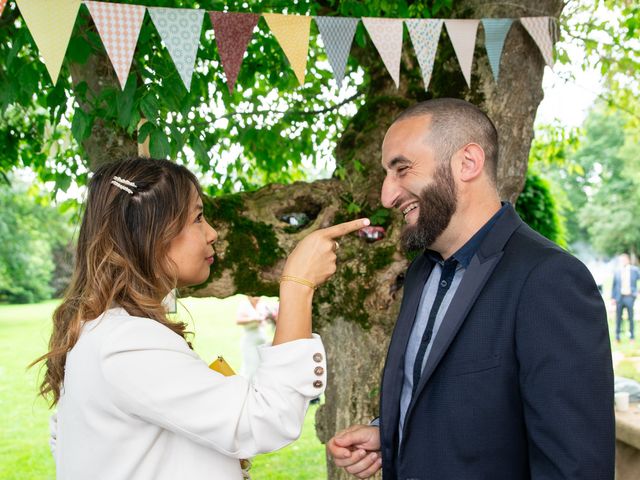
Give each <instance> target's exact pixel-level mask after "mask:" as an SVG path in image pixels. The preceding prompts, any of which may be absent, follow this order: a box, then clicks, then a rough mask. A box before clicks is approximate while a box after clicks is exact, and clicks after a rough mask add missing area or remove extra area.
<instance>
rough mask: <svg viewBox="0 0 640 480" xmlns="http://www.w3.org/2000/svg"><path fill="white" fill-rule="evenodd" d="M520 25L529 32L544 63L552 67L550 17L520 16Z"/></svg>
mask: <svg viewBox="0 0 640 480" xmlns="http://www.w3.org/2000/svg"><path fill="white" fill-rule="evenodd" d="M520 23H522V26H523V27H524V28H525V29H526V30H527V32H529V35H531V38H533V40H534V42H536V45H538V48H539V49H540V53H541V54H542V58H543V59H544V63H546V64H547V65H549V66H550V67H553V40H552V37H551V17H522V18H521V19H520Z"/></svg>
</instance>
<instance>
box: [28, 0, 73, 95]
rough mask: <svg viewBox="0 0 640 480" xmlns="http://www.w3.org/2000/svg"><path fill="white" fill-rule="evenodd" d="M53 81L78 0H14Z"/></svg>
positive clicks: (56, 76) (64, 50)
mask: <svg viewBox="0 0 640 480" xmlns="http://www.w3.org/2000/svg"><path fill="white" fill-rule="evenodd" d="M16 3H17V4H18V8H19V9H20V13H21V14H22V18H24V21H25V23H26V24H27V27H28V28H29V31H30V32H31V35H32V36H33V39H34V40H35V42H36V45H37V46H38V50H40V54H41V55H42V58H43V59H44V64H45V66H46V67H47V71H48V72H49V75H50V76H51V80H52V81H53V83H54V84H55V83H56V82H57V81H58V75H59V74H60V67H62V60H63V59H64V54H65V52H66V51H67V46H68V45H69V40H70V39H71V31H72V30H73V25H74V24H75V23H76V17H77V16H78V9H79V8H80V0H16Z"/></svg>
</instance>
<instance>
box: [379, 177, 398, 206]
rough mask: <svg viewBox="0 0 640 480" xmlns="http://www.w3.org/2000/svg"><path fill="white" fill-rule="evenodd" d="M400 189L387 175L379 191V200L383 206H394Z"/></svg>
mask: <svg viewBox="0 0 640 480" xmlns="http://www.w3.org/2000/svg"><path fill="white" fill-rule="evenodd" d="M399 192H400V189H399V188H398V185H397V184H396V182H395V181H394V180H393V179H392V178H390V177H389V176H388V175H387V176H386V177H385V178H384V181H383V182H382V190H381V191H380V201H381V202H382V206H383V207H385V208H392V207H394V206H395V204H396V201H397V199H398V195H399Z"/></svg>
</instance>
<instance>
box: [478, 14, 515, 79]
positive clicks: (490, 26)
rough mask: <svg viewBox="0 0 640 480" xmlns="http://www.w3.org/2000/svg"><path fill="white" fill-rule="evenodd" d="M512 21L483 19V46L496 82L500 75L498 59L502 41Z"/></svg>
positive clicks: (506, 19) (507, 19) (500, 54)
mask: <svg viewBox="0 0 640 480" xmlns="http://www.w3.org/2000/svg"><path fill="white" fill-rule="evenodd" d="M512 23H513V20H512V19H511V18H483V19H482V27H483V28H484V44H485V47H486V49H487V56H488V57H489V65H491V71H492V72H493V78H494V79H495V80H496V82H497V81H498V76H499V75H500V57H501V56H502V49H503V47H504V41H505V39H506V38H507V34H508V33H509V29H511V24H512Z"/></svg>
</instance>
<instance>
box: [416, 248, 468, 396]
mask: <svg viewBox="0 0 640 480" xmlns="http://www.w3.org/2000/svg"><path fill="white" fill-rule="evenodd" d="M457 265H458V262H457V261H456V260H455V259H454V258H450V259H448V260H447V261H446V262H444V264H443V265H442V272H441V273H440V282H439V283H438V292H437V293H436V298H435V300H434V301H433V305H432V307H431V311H430V312H429V320H428V321H427V326H426V328H425V329H424V333H423V334H422V340H420V347H419V348H418V353H417V354H416V361H415V363H414V364H413V389H412V392H411V396H413V394H414V393H415V392H416V388H418V382H420V377H421V375H422V362H423V361H424V354H425V352H426V351H427V347H428V346H429V343H430V342H431V337H432V336H433V324H434V323H435V321H436V317H437V316H438V310H440V305H441V304H442V299H443V298H444V296H445V294H446V293H447V292H448V291H449V287H450V286H451V282H452V281H453V277H454V276H455V274H456V266H457Z"/></svg>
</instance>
